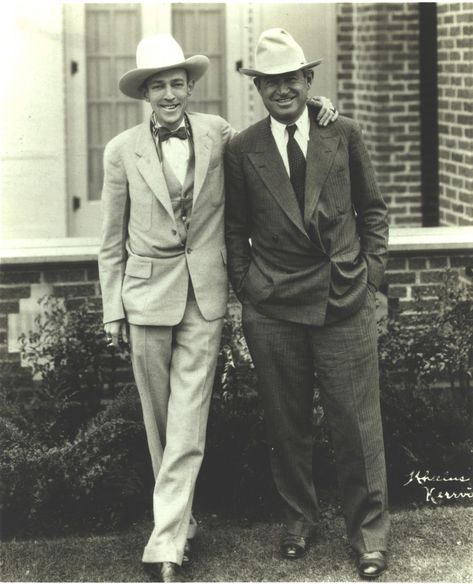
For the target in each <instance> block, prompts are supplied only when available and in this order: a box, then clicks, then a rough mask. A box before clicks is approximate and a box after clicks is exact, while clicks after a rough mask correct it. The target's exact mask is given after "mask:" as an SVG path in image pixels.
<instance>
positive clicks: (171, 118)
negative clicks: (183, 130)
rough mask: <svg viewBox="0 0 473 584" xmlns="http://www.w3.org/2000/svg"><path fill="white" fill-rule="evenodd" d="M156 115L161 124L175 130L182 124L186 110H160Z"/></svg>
mask: <svg viewBox="0 0 473 584" xmlns="http://www.w3.org/2000/svg"><path fill="white" fill-rule="evenodd" d="M156 117H157V119H158V122H159V123H160V124H161V126H166V128H169V129H170V130H174V129H176V128H178V127H179V126H180V125H181V122H182V120H183V118H184V112H183V110H182V109H179V111H178V110H176V111H175V112H166V111H160V112H159V113H158V112H156Z"/></svg>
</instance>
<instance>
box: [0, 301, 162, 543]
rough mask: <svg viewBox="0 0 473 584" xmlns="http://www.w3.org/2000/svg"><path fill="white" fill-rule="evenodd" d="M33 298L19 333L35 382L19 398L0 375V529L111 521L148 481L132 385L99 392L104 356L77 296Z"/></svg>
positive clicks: (110, 367)
mask: <svg viewBox="0 0 473 584" xmlns="http://www.w3.org/2000/svg"><path fill="white" fill-rule="evenodd" d="M40 303H41V305H42V307H43V314H42V316H41V317H38V319H37V323H36V324H37V329H36V330H35V331H34V332H30V333H29V334H28V335H23V336H22V337H21V339H20V342H21V346H22V358H23V361H24V362H25V363H26V364H28V365H29V366H30V367H31V372H32V375H34V376H35V377H36V378H39V379H37V382H36V385H37V387H36V388H35V390H34V391H33V392H32V394H31V395H30V396H28V400H25V399H23V400H22V399H20V397H19V396H18V395H16V394H15V393H14V392H12V389H11V387H8V385H6V386H4V387H3V389H2V391H1V392H0V402H1V405H2V410H1V411H2V414H1V416H0V477H1V478H0V515H1V518H2V522H1V523H2V529H3V534H2V535H3V536H7V535H11V534H15V533H22V532H23V533H33V532H35V531H38V530H39V531H41V532H53V531H54V532H56V533H57V532H58V531H59V532H60V531H63V530H67V529H70V528H74V529H79V528H80V527H83V528H85V529H88V530H90V529H94V528H98V529H100V528H103V527H105V526H107V527H109V526H112V527H113V526H115V525H118V524H120V523H122V522H123V521H126V520H127V518H129V517H130V516H136V513H139V512H140V510H141V511H142V510H143V509H144V508H145V505H144V502H145V501H144V500H145V499H148V497H144V496H143V492H144V486H145V485H146V488H147V489H148V490H150V489H152V477H151V476H150V474H151V471H150V465H149V455H148V451H147V445H146V440H145V436H144V430H143V424H142V415H141V406H140V403H139V398H138V395H137V392H136V388H134V387H133V386H132V387H126V388H124V389H122V391H121V392H120V393H119V394H118V395H115V396H114V399H113V400H111V401H109V402H108V403H107V402H106V401H104V397H105V396H106V393H105V392H104V384H105V381H108V386H109V388H110V385H111V384H110V376H111V375H113V371H114V360H113V355H111V354H110V352H109V351H108V350H107V349H106V346H105V341H104V335H103V332H102V325H101V323H100V320H99V318H98V316H97V314H96V313H95V312H94V311H92V310H91V309H90V307H89V305H88V304H87V302H85V303H84V304H83V305H82V306H80V307H78V308H77V309H75V310H69V311H68V310H66V309H65V307H64V305H63V304H62V302H61V301H60V300H58V299H56V298H53V297H46V298H44V299H42V300H41V301H40ZM120 357H121V358H126V354H120ZM110 391H112V392H113V388H112V389H109V393H110ZM115 394H116V391H115ZM3 406H5V407H3ZM146 502H147V503H149V501H146ZM147 507H149V505H147Z"/></svg>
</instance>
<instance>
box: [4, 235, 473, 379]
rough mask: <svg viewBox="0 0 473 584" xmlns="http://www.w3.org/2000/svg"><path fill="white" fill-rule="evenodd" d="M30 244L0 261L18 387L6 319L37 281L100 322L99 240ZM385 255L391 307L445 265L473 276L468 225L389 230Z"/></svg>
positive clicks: (8, 356) (435, 280) (434, 283)
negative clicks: (63, 245) (56, 252)
mask: <svg viewBox="0 0 473 584" xmlns="http://www.w3.org/2000/svg"><path fill="white" fill-rule="evenodd" d="M71 239H72V238H71ZM52 241H54V240H52ZM63 241H64V242H65V241H66V240H63ZM67 241H71V240H67ZM79 241H80V240H79ZM34 243H35V242H34V240H33V241H31V243H30V244H29V246H28V254H29V255H28V257H26V258H25V257H20V256H18V258H17V257H16V254H15V250H13V252H12V253H11V254H10V257H9V258H7V262H6V263H3V264H1V265H0V368H1V369H3V374H4V373H5V368H8V369H9V374H10V377H13V378H14V379H15V382H16V383H18V382H19V383H20V386H21V382H24V383H25V384H26V383H27V379H28V375H27V371H26V370H25V369H22V368H21V366H20V355H19V353H9V352H8V320H9V315H15V314H18V312H19V310H20V308H21V307H22V306H24V303H25V301H28V300H27V299H29V298H30V297H31V295H32V294H33V295H34V293H35V290H36V289H37V288H38V287H39V286H42V287H43V288H44V287H47V288H49V291H50V292H51V293H52V294H55V295H56V296H60V297H65V298H67V305H68V306H70V307H71V308H73V307H76V306H77V305H78V304H79V303H80V302H83V300H84V299H85V298H88V299H89V301H90V303H91V305H92V307H93V309H94V310H95V311H96V313H97V321H98V322H101V298H100V285H99V281H98V271H97V261H96V259H95V258H96V252H97V249H98V244H94V245H90V247H89V252H88V257H89V259H88V260H87V261H83V260H80V259H78V258H79V257H80V255H81V250H82V248H81V247H80V245H78V248H77V257H76V258H74V248H73V246H71V252H70V253H69V256H68V257H67V258H63V259H62V260H61V261H58V260H56V261H53V262H52V263H50V262H49V261H46V259H45V255H46V254H47V253H51V250H50V249H49V250H45V251H42V250H41V249H36V248H35V245H34ZM31 250H33V251H31ZM24 253H25V252H24ZM24 253H23V255H24ZM35 256H37V257H35ZM389 256H390V257H389V263H388V269H387V272H386V277H385V282H384V285H383V287H382V290H383V291H384V292H385V293H387V296H388V304H389V305H390V306H391V307H392V308H393V309H397V308H399V307H404V308H407V309H408V308H410V306H411V303H412V301H413V298H414V294H415V292H416V291H421V292H422V293H423V294H424V295H426V294H427V295H431V294H432V293H434V292H435V289H437V288H438V287H439V286H440V285H441V282H442V278H443V275H444V273H445V270H446V269H447V268H449V269H452V270H454V271H455V272H456V273H457V274H458V275H459V277H461V278H463V279H465V280H466V281H470V282H471V281H472V276H473V228H471V227H457V228H455V229H452V228H448V227H447V228H431V229H426V228H424V229H422V228H420V229H406V228H403V229H397V230H396V229H392V230H391V236H390V251H389ZM38 258H39V259H38ZM43 288H41V290H43ZM22 299H23V301H22ZM10 319H11V316H10ZM24 332H27V331H24ZM10 337H11V334H10ZM115 367H116V368H117V370H116V372H115V373H114V381H115V382H116V383H120V382H127V381H130V380H131V379H132V376H131V371H130V369H129V367H128V366H127V365H126V364H124V363H123V362H122V361H119V360H118V362H116V363H115ZM1 374H2V371H0V375H1Z"/></svg>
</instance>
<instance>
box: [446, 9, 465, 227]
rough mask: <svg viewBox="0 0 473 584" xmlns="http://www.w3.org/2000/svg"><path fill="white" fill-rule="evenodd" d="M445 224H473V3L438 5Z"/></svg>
mask: <svg viewBox="0 0 473 584" xmlns="http://www.w3.org/2000/svg"><path fill="white" fill-rule="evenodd" d="M437 34H438V88H439V174H440V222H441V224H442V225H472V224H473V4H470V3H446V2H440V3H439V4H438V6H437Z"/></svg>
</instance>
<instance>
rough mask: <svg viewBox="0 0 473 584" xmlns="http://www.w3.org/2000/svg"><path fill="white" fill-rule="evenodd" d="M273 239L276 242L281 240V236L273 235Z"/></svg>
mask: <svg viewBox="0 0 473 584" xmlns="http://www.w3.org/2000/svg"><path fill="white" fill-rule="evenodd" d="M271 239H272V240H273V241H275V242H277V241H279V237H278V236H277V235H273V236H272V237H271Z"/></svg>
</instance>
